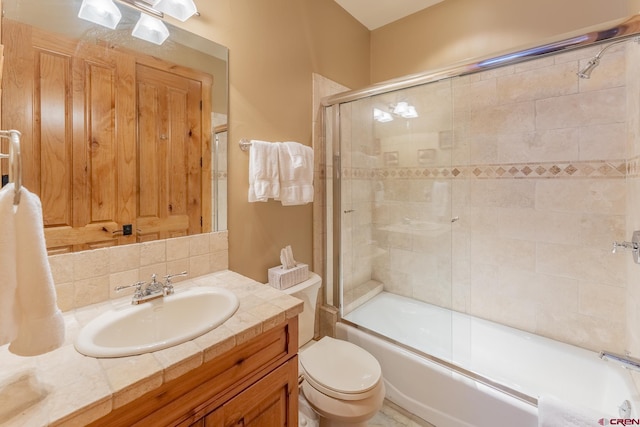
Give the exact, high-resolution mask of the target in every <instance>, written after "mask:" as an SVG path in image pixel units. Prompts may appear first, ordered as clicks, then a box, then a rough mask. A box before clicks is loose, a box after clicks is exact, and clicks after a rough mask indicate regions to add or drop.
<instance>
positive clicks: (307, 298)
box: [282, 273, 322, 347]
mask: <svg viewBox="0 0 640 427" xmlns="http://www.w3.org/2000/svg"><path fill="white" fill-rule="evenodd" d="M321 284H322V278H321V277H320V276H318V275H317V274H315V273H309V278H308V279H307V280H305V281H304V282H302V283H298V284H297V285H295V286H292V287H290V288H287V289H283V290H282V291H283V292H285V293H287V294H289V295H291V296H294V297H296V298H298V299H301V300H302V301H304V308H303V309H302V313H300V315H299V316H298V346H299V347H302V346H303V345H304V344H306V343H308V342H309V341H311V340H312V339H313V332H314V326H315V321H316V304H317V302H318V292H319V291H320V285H321Z"/></svg>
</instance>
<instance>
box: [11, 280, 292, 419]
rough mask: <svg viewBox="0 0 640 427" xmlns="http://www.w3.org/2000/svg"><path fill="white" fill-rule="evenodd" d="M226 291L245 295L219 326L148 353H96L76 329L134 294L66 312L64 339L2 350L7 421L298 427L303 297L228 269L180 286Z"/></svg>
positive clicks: (120, 305)
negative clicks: (90, 353)
mask: <svg viewBox="0 0 640 427" xmlns="http://www.w3.org/2000/svg"><path fill="white" fill-rule="evenodd" d="M193 286H200V287H206V286H215V287H219V288H223V289H228V290H229V291H231V292H233V293H234V294H235V295H236V296H237V297H238V300H239V303H240V304H239V307H238V309H237V311H236V312H235V314H234V315H233V316H231V317H230V318H229V319H228V320H227V321H225V322H224V323H223V324H222V325H220V326H218V327H216V328H215V329H213V330H211V331H210V332H207V333H205V334H203V335H201V336H199V337H197V338H194V339H192V340H190V341H187V342H184V343H182V344H178V345H176V346H173V347H169V348H166V349H163V350H158V351H154V352H151V353H145V354H140V355H136V356H128V357H116V358H94V357H87V356H84V355H82V354H81V353H79V352H78V351H76V349H75V348H74V345H73V343H74V340H75V338H76V337H77V336H78V332H79V330H80V329H81V328H82V327H83V326H84V325H86V324H88V323H89V322H90V321H91V320H92V319H94V318H95V317H96V316H98V315H100V314H102V313H104V312H106V311H108V310H111V309H113V308H114V307H122V306H128V305H129V304H130V300H131V298H130V296H129V297H123V298H119V299H117V300H112V301H107V302H104V303H100V304H94V305H92V306H87V307H83V308H79V309H76V310H74V311H69V312H66V313H64V317H65V322H66V332H67V342H66V343H65V345H64V346H63V347H61V348H58V349H56V350H54V351H52V352H50V353H47V354H44V355H41V356H38V357H32V358H24V357H18V356H15V355H13V354H11V353H9V352H8V350H7V346H2V347H0V366H2V367H3V369H2V370H0V402H2V405H0V425H2V426H3V427H14V426H20V427H22V426H25V425H41V426H78V425H82V426H86V425H91V426H105V425H108V426H110V427H115V426H134V425H138V426H151V425H152V426H191V425H195V426H223V425H224V426H228V425H234V426H235V425H245V426H250V425H254V426H267V425H268V426H271V425H279V426H297V424H298V357H297V352H298V315H299V314H300V312H301V311H302V301H300V300H299V299H297V298H294V297H291V296H289V295H286V294H285V293H283V292H281V291H278V290H276V289H274V288H272V287H270V286H268V285H264V284H261V283H257V282H255V281H253V280H251V279H249V278H247V277H244V276H242V275H240V274H237V273H234V272H231V271H228V270H225V271H220V272H216V273H212V274H207V275H205V276H200V277H196V278H193V279H189V280H187V281H184V282H181V283H179V284H177V285H176V293H179V292H181V291H182V290H184V289H186V288H189V287H193Z"/></svg>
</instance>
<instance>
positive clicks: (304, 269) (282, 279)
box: [269, 263, 309, 289]
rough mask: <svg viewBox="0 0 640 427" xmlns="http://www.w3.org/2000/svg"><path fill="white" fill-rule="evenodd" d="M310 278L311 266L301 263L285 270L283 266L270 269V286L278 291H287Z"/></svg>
mask: <svg viewBox="0 0 640 427" xmlns="http://www.w3.org/2000/svg"><path fill="white" fill-rule="evenodd" d="M308 278H309V266H308V265H307V264H303V263H299V264H298V265H296V266H295V267H293V268H290V269H288V270H285V269H284V268H283V267H282V266H281V265H279V266H277V267H272V268H270V269H269V285H271V286H273V287H274V288H276V289H287V288H290V287H291V286H294V285H297V284H298V283H301V282H304V281H305V280H307V279H308Z"/></svg>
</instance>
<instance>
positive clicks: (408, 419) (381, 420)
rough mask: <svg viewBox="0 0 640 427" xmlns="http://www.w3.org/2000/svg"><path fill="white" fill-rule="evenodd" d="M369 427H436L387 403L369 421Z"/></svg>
mask: <svg viewBox="0 0 640 427" xmlns="http://www.w3.org/2000/svg"><path fill="white" fill-rule="evenodd" d="M369 427H434V426H433V425H432V424H429V423H428V422H426V421H424V420H422V419H420V418H418V417H416V416H414V415H411V414H408V413H407V412H406V411H404V410H402V409H400V408H398V407H397V406H396V405H394V404H393V403H391V402H389V401H386V400H385V402H384V406H383V407H382V409H381V410H380V412H378V414H377V415H376V416H375V417H373V419H372V420H371V421H369Z"/></svg>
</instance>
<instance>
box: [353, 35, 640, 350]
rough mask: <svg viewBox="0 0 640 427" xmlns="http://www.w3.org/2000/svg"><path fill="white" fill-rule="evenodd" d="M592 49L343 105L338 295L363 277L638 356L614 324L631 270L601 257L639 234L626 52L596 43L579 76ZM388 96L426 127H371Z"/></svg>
mask: <svg viewBox="0 0 640 427" xmlns="http://www.w3.org/2000/svg"><path fill="white" fill-rule="evenodd" d="M599 49H600V47H598V46H596V47H590V48H586V49H580V50H576V51H572V52H567V53H563V54H559V55H554V56H550V57H545V58H541V59H537V60H533V61H529V62H525V63H522V64H518V65H512V66H507V67H503V68H500V69H496V70H490V71H486V72H483V73H477V74H473V75H469V76H463V77H460V78H456V79H453V80H450V81H443V82H438V83H434V84H431V85H427V86H423V87H418V88H413V89H409V90H406V91H403V92H402V93H395V94H386V95H382V96H379V97H376V99H370V100H364V101H358V102H356V103H352V104H350V105H343V106H342V108H341V135H342V179H343V180H344V183H345V184H348V185H343V197H342V200H343V206H342V208H343V209H344V210H345V211H349V212H348V213H347V214H345V215H344V216H343V231H344V232H345V233H346V234H347V235H348V236H349V239H347V240H346V241H345V242H344V245H343V251H342V256H343V257H344V259H343V262H344V281H345V283H344V286H345V298H347V295H349V294H350V293H351V298H352V299H355V298H358V296H359V295H358V291H357V289H358V288H359V286H360V285H361V284H363V283H367V282H369V283H370V281H371V280H374V281H377V282H380V283H382V284H383V286H384V288H385V289H386V290H389V291H391V292H394V293H398V294H402V295H406V296H410V297H413V298H416V299H419V300H423V301H426V302H430V303H434V304H437V305H441V306H446V307H450V308H453V309H454V310H457V311H462V312H467V313H470V314H473V315H475V316H478V317H481V318H486V319H490V320H494V321H498V322H500V323H503V324H507V325H510V326H514V327H516V328H519V329H523V330H527V331H531V332H534V333H537V334H540V335H544V336H549V337H551V338H555V339H558V340H560V341H564V342H568V343H572V344H576V345H579V346H583V347H587V348H591V349H594V350H600V349H602V348H606V349H610V350H615V351H623V350H625V349H627V347H629V346H628V345H627V344H626V343H627V342H628V341H627V339H629V340H630V342H631V347H633V348H636V350H638V349H640V344H639V343H640V339H639V337H638V336H636V334H635V333H634V332H633V331H631V330H632V329H633V328H628V329H627V322H633V323H631V324H638V322H637V318H638V315H637V314H635V313H636V312H637V310H636V308H637V307H639V306H640V293H639V292H640V291H638V290H636V288H637V287H638V286H637V281H631V280H630V281H629V284H630V286H629V287H627V282H628V281H627V278H629V279H633V278H634V277H637V276H639V275H640V265H637V264H633V263H632V262H630V261H629V260H630V258H631V255H630V254H629V253H618V254H612V253H611V246H612V242H613V241H614V240H617V241H622V240H629V239H630V237H631V234H630V232H631V231H632V229H633V228H640V219H635V217H636V215H633V212H630V211H629V210H628V209H627V207H628V206H629V207H632V206H640V202H638V200H637V199H638V198H637V197H636V193H637V191H640V188H639V187H640V185H639V184H638V183H637V182H636V181H637V175H638V172H637V170H638V169H637V168H634V165H635V163H637V156H638V155H639V154H640V148H638V145H639V144H638V142H637V141H638V134H639V131H638V121H639V120H638V115H639V114H640V108H639V107H638V104H639V102H638V99H637V98H638V93H640V90H639V89H638V83H636V81H635V80H637V79H636V76H637V70H638V69H639V68H638V66H632V64H637V63H638V60H637V59H634V58H635V57H636V56H637V55H638V50H639V49H640V46H638V45H637V44H636V43H635V42H629V43H626V44H625V45H620V46H616V47H613V48H611V49H608V50H607V53H606V55H605V56H604V57H603V59H602V61H601V64H600V66H599V67H598V68H597V69H596V70H595V71H594V72H593V74H592V78H591V79H590V80H584V79H579V78H578V77H577V76H576V72H577V71H578V70H579V69H580V68H581V67H582V66H584V65H585V64H586V61H587V60H588V59H589V58H591V57H593V56H594V55H595V54H596V53H597V52H598V50H599ZM418 93H419V96H418V97H416V94H418ZM402 96H403V97H405V98H407V99H411V100H418V101H415V102H416V104H417V105H416V106H417V108H418V111H419V113H420V114H421V117H420V118H419V119H409V120H407V123H408V124H406V127H407V128H411V126H413V125H411V122H410V120H427V121H428V123H427V124H426V125H423V126H422V128H421V129H420V131H419V132H415V133H412V132H407V134H406V135H403V136H398V135H397V134H395V133H387V132H386V131H385V130H384V128H383V126H384V125H385V124H375V125H373V124H372V121H371V115H372V108H373V107H374V106H377V105H388V104H389V102H391V101H393V102H395V101H397V100H399V97H402ZM419 99H422V101H419ZM376 103H378V104H376ZM634 162H635V163H634ZM627 169H629V171H627ZM627 176H628V179H627ZM632 189H636V190H637V191H631V190H632ZM452 219H454V221H455V222H453V223H452V222H451V220H452ZM628 299H629V300H630V304H629V305H628V306H627V300H628ZM625 307H629V310H628V313H627V311H626V310H625ZM627 330H630V331H631V332H630V333H629V335H630V337H627V336H625V333H626V331H627Z"/></svg>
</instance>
